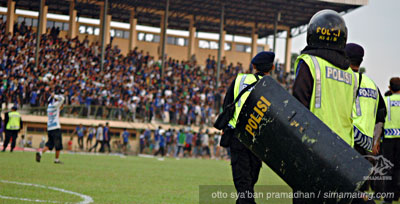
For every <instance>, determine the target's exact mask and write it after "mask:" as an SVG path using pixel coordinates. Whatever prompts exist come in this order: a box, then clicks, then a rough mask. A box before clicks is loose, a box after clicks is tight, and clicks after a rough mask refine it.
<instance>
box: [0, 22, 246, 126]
mask: <svg viewBox="0 0 400 204" xmlns="http://www.w3.org/2000/svg"><path fill="white" fill-rule="evenodd" d="M0 25H1V29H2V32H1V35H0V39H1V41H0V42H1V48H0V56H1V62H0V67H1V75H2V76H3V77H2V81H1V82H0V85H1V89H0V95H1V96H0V97H1V98H0V101H1V103H2V104H3V103H4V104H5V106H6V107H7V104H11V103H13V104H18V105H19V106H20V107H21V108H23V107H26V105H28V107H30V108H29V110H30V112H31V113H33V114H38V115H44V114H45V111H44V110H45V109H44V108H43V107H45V105H46V101H47V98H48V97H49V95H50V93H51V92H52V91H54V89H55V86H56V85H59V86H61V87H62V88H63V90H65V93H66V95H67V100H66V104H65V105H66V107H65V109H64V112H63V116H67V117H68V116H73V117H77V116H79V117H84V118H100V119H116V120H127V121H138V120H139V121H147V122H151V121H152V120H158V121H164V122H165V123H173V124H182V125H183V124H185V125H191V124H197V125H200V124H203V123H206V124H208V125H210V124H211V121H212V118H213V117H214V116H215V113H216V112H218V109H219V107H220V105H221V100H222V98H221V93H224V92H225V89H226V87H227V85H229V84H228V83H229V82H230V81H231V80H232V77H234V76H235V75H236V74H237V73H238V72H240V71H242V70H243V68H242V66H241V64H239V63H238V64H237V65H236V66H234V65H233V64H232V63H231V64H229V65H227V62H226V61H224V62H223V65H222V67H223V70H224V71H223V72H222V73H221V81H222V82H223V83H222V86H221V87H220V88H219V89H218V90H214V86H215V84H214V83H215V68H216V63H215V60H214V59H210V58H209V59H207V66H206V67H205V68H203V69H202V67H200V66H198V65H197V62H196V61H193V60H191V61H180V62H179V61H177V60H174V59H171V58H170V59H169V60H168V61H167V62H166V63H167V67H168V68H167V70H166V73H167V74H166V77H165V78H164V79H161V77H160V71H159V70H160V66H161V62H160V60H155V59H154V57H152V56H150V55H149V53H146V54H144V53H143V51H140V50H139V49H138V48H136V49H134V50H133V51H132V52H130V53H128V54H127V55H126V56H125V55H122V54H121V53H120V50H119V48H118V46H114V47H110V46H108V47H107V49H106V62H105V70H103V71H102V70H100V66H99V57H100V56H99V55H100V50H99V49H100V48H99V46H98V44H97V43H91V44H89V41H88V40H87V39H86V38H85V39H83V40H82V41H80V40H79V39H78V38H74V39H67V38H60V37H59V36H58V32H59V31H57V29H55V28H53V29H51V30H50V31H49V32H48V33H47V34H44V35H42V38H41V44H40V48H41V50H40V56H41V58H40V65H39V67H38V68H35V66H34V65H35V62H34V52H35V48H34V47H35V46H34V45H35V39H36V37H35V36H36V33H35V32H34V31H33V30H32V27H28V26H26V25H25V24H24V23H23V22H22V23H20V24H15V26H14V28H15V34H14V35H10V34H7V33H5V32H4V28H5V22H4V21H3V20H2V19H1V23H0Z"/></svg>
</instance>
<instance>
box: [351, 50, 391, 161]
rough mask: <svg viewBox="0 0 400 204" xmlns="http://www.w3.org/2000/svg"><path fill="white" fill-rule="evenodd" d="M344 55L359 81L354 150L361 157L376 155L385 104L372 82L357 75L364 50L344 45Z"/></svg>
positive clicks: (384, 114)
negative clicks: (370, 154)
mask: <svg viewBox="0 0 400 204" xmlns="http://www.w3.org/2000/svg"><path fill="white" fill-rule="evenodd" d="M346 54H347V56H348V57H349V59H350V68H351V69H352V70H353V71H354V72H355V73H356V75H357V78H358V81H359V89H358V90H359V91H358V93H357V98H356V101H355V103H354V107H353V124H354V148H355V149H356V150H357V151H358V152H359V153H360V154H362V155H367V154H368V152H372V153H373V154H374V155H376V154H378V152H379V146H380V135H381V133H382V129H383V124H384V123H385V117H386V106H385V102H384V100H383V97H382V95H381V92H380V91H379V88H378V87H377V86H376V85H375V83H374V81H372V79H370V78H369V77H368V76H367V75H365V74H362V73H359V69H360V65H361V62H362V61H363V57H364V49H363V48H362V47H361V46H360V45H358V44H355V43H349V44H347V45H346ZM374 130H375V133H374Z"/></svg>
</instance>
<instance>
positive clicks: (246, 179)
mask: <svg viewBox="0 0 400 204" xmlns="http://www.w3.org/2000/svg"><path fill="white" fill-rule="evenodd" d="M274 59H275V53H273V52H260V53H258V54H257V55H256V56H255V57H254V58H253V59H252V61H251V63H252V65H253V67H254V68H255V70H257V73H256V74H238V76H237V77H236V79H235V80H233V82H232V84H231V85H230V87H229V88H228V91H227V93H226V95H225V99H224V104H223V108H224V109H225V108H226V107H227V106H228V105H229V104H231V103H233V102H234V99H236V97H237V96H238V95H239V93H240V92H241V91H242V90H243V89H244V88H245V87H246V86H248V85H250V84H252V83H254V82H256V81H257V80H259V79H261V78H262V77H263V76H264V75H268V74H269V73H270V72H271V71H272V70H273V69H274V68H275V66H274V65H273V62H274ZM251 90H252V89H251V88H250V89H249V90H248V91H247V92H246V93H244V94H243V95H242V96H241V98H240V99H239V100H238V102H237V103H236V104H235V113H234V116H233V118H232V119H231V120H230V121H229V125H228V127H226V128H225V129H224V133H223V135H222V138H221V141H220V145H221V146H223V147H230V151H231V165H232V176H233V182H234V184H235V188H236V190H237V193H238V195H243V196H244V197H240V196H239V198H238V199H237V200H236V203H240V204H241V203H255V201H254V198H253V197H247V196H248V195H250V193H254V185H255V184H256V182H257V180H258V175H259V173H260V168H261V160H260V159H259V158H258V157H256V156H255V155H254V154H253V153H252V152H251V151H250V150H249V149H247V148H246V147H245V146H244V145H243V144H242V143H241V142H240V141H239V139H237V138H236V137H235V136H234V129H235V127H236V122H237V118H238V116H239V113H240V110H241V108H242V107H243V104H244V103H245V101H246V99H247V97H248V96H249V94H250V91H251Z"/></svg>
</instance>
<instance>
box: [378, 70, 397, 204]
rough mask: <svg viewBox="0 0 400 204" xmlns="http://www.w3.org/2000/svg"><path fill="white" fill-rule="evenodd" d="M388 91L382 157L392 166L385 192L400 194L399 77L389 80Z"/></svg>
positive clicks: (388, 201)
mask: <svg viewBox="0 0 400 204" xmlns="http://www.w3.org/2000/svg"><path fill="white" fill-rule="evenodd" d="M389 89H390V91H391V93H392V95H391V96H386V97H385V103H386V107H387V116H386V121H385V125H384V128H385V133H384V135H385V136H384V139H383V143H382V151H383V156H384V157H385V158H386V159H388V160H390V162H391V163H392V164H393V165H394V166H393V167H392V168H390V169H389V171H388V174H387V176H392V179H391V180H387V181H385V191H386V192H394V193H395V194H399V193H400V186H399V181H400V77H394V78H392V79H390V86H389ZM392 201H393V198H392V197H385V203H392Z"/></svg>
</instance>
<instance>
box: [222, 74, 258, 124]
mask: <svg viewBox="0 0 400 204" xmlns="http://www.w3.org/2000/svg"><path fill="white" fill-rule="evenodd" d="M256 80H257V78H256V77H255V75H254V74H238V76H237V77H236V79H235V87H234V90H233V93H234V95H233V96H234V99H236V97H237V96H238V95H239V93H240V92H241V91H242V90H243V89H244V88H246V86H248V85H250V84H252V83H253V82H255V81H256ZM253 88H254V87H252V88H250V89H249V90H248V91H246V93H243V95H242V97H240V99H239V100H238V102H237V103H236V104H235V113H234V114H233V118H232V119H231V120H230V121H229V124H228V126H229V127H230V128H232V129H234V128H235V127H236V123H237V119H238V117H239V114H240V111H241V110H242V107H243V104H244V103H245V102H246V99H247V97H248V96H249V94H250V92H251V91H252V90H253Z"/></svg>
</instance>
